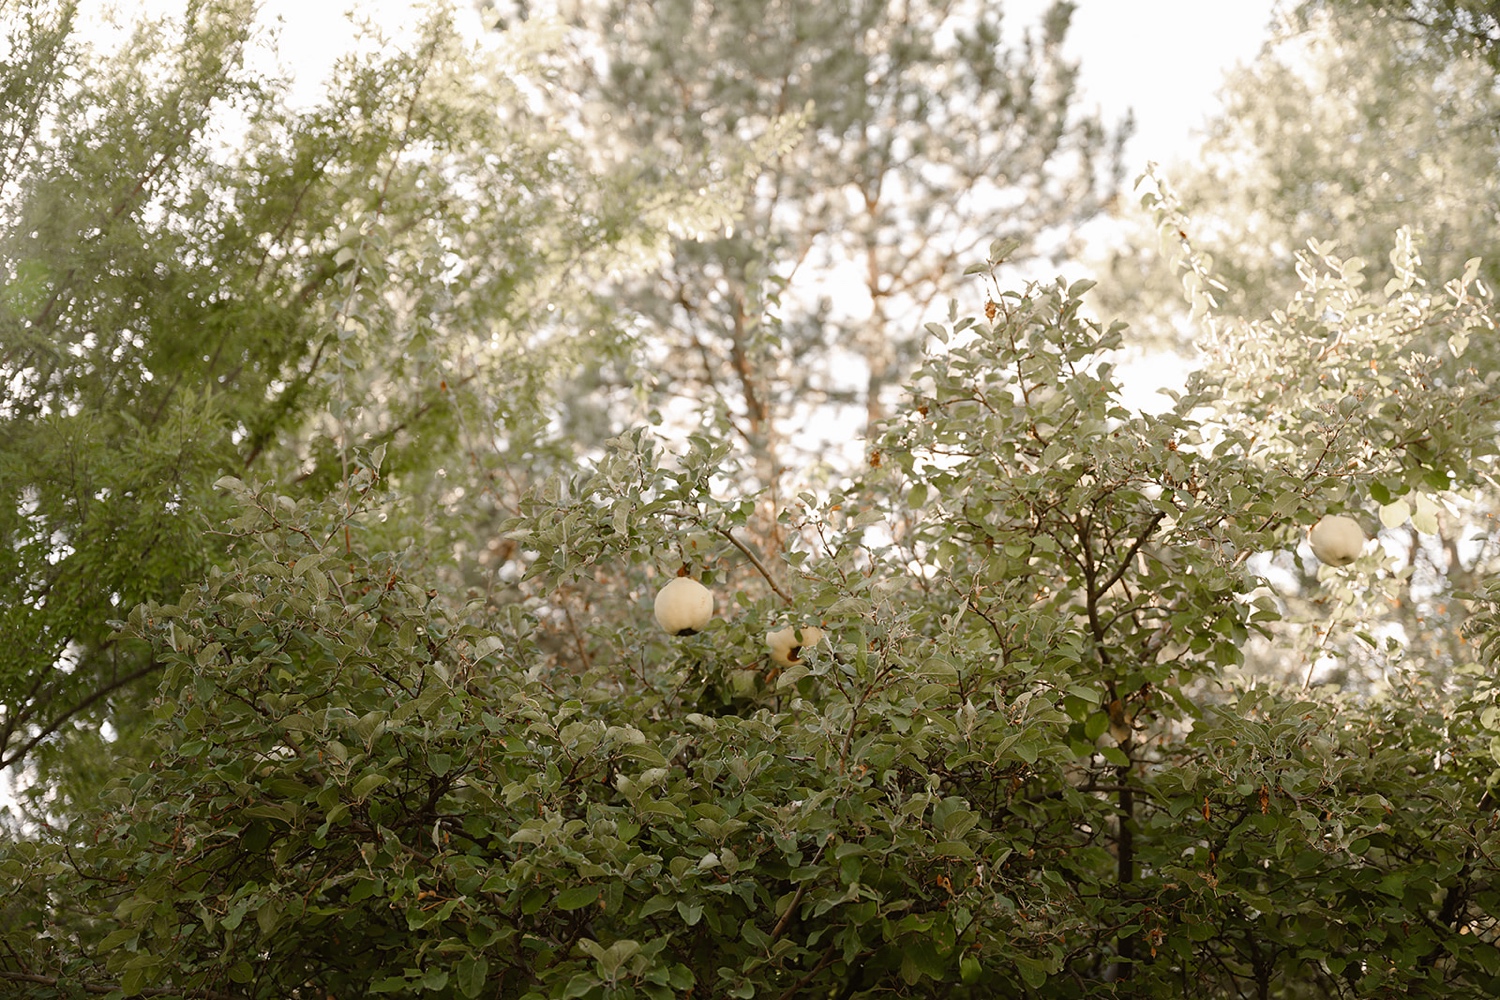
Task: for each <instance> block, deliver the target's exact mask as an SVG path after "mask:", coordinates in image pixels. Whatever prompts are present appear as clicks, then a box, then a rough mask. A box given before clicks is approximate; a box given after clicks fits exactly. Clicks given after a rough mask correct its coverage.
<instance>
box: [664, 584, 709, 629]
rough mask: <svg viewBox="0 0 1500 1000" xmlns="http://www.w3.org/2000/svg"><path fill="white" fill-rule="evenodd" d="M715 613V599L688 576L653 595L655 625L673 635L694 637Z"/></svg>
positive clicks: (701, 585)
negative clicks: (654, 600)
mask: <svg viewBox="0 0 1500 1000" xmlns="http://www.w3.org/2000/svg"><path fill="white" fill-rule="evenodd" d="M713 613H714V595H713V594H712V593H710V592H709V589H708V588H707V587H705V586H703V584H701V583H699V582H698V581H697V580H694V579H693V578H692V577H690V576H679V577H678V578H677V579H675V580H673V581H672V582H671V583H669V584H667V585H666V586H665V587H663V588H661V590H660V591H659V592H658V593H657V595H656V621H657V623H658V624H659V625H661V627H662V628H664V629H666V630H667V632H669V633H671V634H672V635H693V634H694V633H696V632H698V631H699V630H701V629H702V628H703V627H704V626H705V625H707V624H708V620H709V619H710V618H711V617H713Z"/></svg>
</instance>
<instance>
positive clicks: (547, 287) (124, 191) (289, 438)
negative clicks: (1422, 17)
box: [0, 0, 713, 812]
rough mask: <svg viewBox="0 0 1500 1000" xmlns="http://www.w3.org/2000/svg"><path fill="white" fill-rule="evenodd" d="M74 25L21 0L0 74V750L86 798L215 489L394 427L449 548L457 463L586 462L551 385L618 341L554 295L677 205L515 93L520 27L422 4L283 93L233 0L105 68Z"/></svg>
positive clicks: (306, 469) (627, 250) (396, 472)
mask: <svg viewBox="0 0 1500 1000" xmlns="http://www.w3.org/2000/svg"><path fill="white" fill-rule="evenodd" d="M7 10H8V11H10V10H11V8H7ZM75 16H76V11H75V7H74V5H73V4H70V3H53V2H46V0H28V2H26V3H24V4H22V5H20V6H18V7H15V8H14V16H13V17H12V16H9V15H8V16H7V19H6V28H7V32H8V35H9V41H8V48H7V51H8V52H10V53H12V55H10V56H8V58H7V61H6V62H5V64H4V67H3V68H4V74H5V75H4V78H3V83H0V100H3V101H4V102H5V104H4V108H5V112H4V116H3V117H4V120H5V122H6V129H5V131H4V139H5V146H4V149H3V151H0V169H3V174H0V204H3V206H4V209H3V225H4V228H3V232H0V266H3V268H4V274H5V288H4V293H3V296H0V341H3V354H0V375H3V386H4V388H3V389H0V392H3V397H0V399H3V403H0V423H3V432H0V483H3V486H0V490H3V492H4V500H3V502H0V560H3V567H0V628H3V630H4V634H5V635H6V636H7V637H9V639H10V640H11V641H10V642H7V643H6V645H5V648H4V650H0V705H3V706H4V707H3V708H0V769H4V768H7V767H9V768H13V769H17V770H19V769H20V768H21V767H22V766H26V767H29V768H39V769H40V770H39V771H36V772H35V773H37V774H38V775H39V776H43V775H44V776H45V780H40V777H39V780H38V781H37V782H36V783H35V785H34V789H35V790H36V792H37V793H38V795H41V796H44V797H45V799H46V800H47V801H48V802H50V803H51V805H42V804H41V803H38V808H39V809H41V810H42V811H43V812H45V810H46V809H48V808H55V807H59V806H62V805H64V804H65V803H66V801H67V800H69V799H71V798H72V797H74V796H82V797H83V798H85V799H88V798H91V797H92V795H93V790H94V783H95V782H96V780H102V779H103V778H104V777H106V776H107V773H108V760H109V757H110V754H111V751H110V749H109V747H108V746H107V745H106V744H107V743H108V741H109V736H108V731H109V729H112V730H113V732H114V733H115V734H116V736H117V738H123V735H124V734H125V733H126V732H127V731H129V730H131V729H133V728H134V727H136V726H138V725H140V724H142V723H144V722H146V721H147V720H146V719H145V718H144V717H143V716H142V715H141V713H140V711H139V706H141V705H142V704H144V703H145V702H146V701H147V700H149V692H150V691H151V690H154V687H155V684H156V682H157V680H158V678H159V675H160V671H161V669H162V663H161V661H160V660H159V659H158V658H155V657H153V656H151V655H150V654H149V652H148V651H147V650H146V649H145V648H144V647H141V646H139V645H135V644H131V643H122V642H121V641H119V640H117V639H116V638H113V637H112V636H111V632H110V629H109V628H108V627H107V626H106V625H105V622H106V621H107V620H108V619H110V618H112V617H116V616H118V615H120V614H122V613H124V612H126V611H128V610H129V609H130V608H131V607H133V606H135V605H136V604H138V603H139V602H140V601H143V600H158V601H161V600H170V599H172V598H174V597H175V596H176V595H178V594H180V593H181V591H182V588H183V587H184V586H187V585H188V584H189V583H191V582H193V581H195V580H197V579H200V578H201V577H202V575H203V574H204V573H205V572H206V571H207V570H208V568H209V567H210V566H212V565H216V564H218V563H220V562H221V561H222V560H223V558H225V550H224V548H223V539H222V536H220V535H219V534H218V533H217V531H216V530H215V529H216V526H217V524H218V523H219V522H220V521H222V519H223V517H224V516H225V515H226V513H227V510H228V508H227V507H226V506H225V504H224V502H223V499H222V497H221V495H220V494H217V493H215V491H214V490H213V489H212V487H211V484H212V483H213V482H214V481H215V480H216V479H218V478H219V477H220V476H222V475H224V474H240V475H245V474H255V475H263V476H267V477H270V478H273V479H275V480H277V481H279V482H282V483H283V484H284V485H283V488H284V490H286V491H288V492H289V493H291V494H293V495H298V496H324V495H327V494H328V493H329V492H330V491H331V490H333V489H334V488H335V487H336V486H337V484H338V483H340V482H341V481H346V480H348V479H349V477H351V476H352V475H354V474H356V472H357V471H358V470H359V468H360V467H361V464H362V463H363V466H364V468H365V469H366V470H368V463H369V458H368V456H369V455H370V454H371V453H372V452H373V451H374V449H376V448H383V449H384V455H385V465H384V466H383V469H384V475H385V476H386V479H387V485H389V486H392V487H396V488H398V489H399V490H401V491H402V492H401V496H402V498H403V502H405V503H409V504H412V505H414V506H415V507H417V508H419V509H426V510H427V511H429V512H431V513H429V514H428V515H427V517H426V518H425V520H420V519H419V520H418V521H416V522H414V523H410V522H409V523H404V524H403V526H402V529H401V530H403V531H407V532H410V531H413V530H420V531H423V532H427V533H430V534H431V536H432V537H433V539H434V547H435V548H436V547H438V545H439V542H438V541H437V539H441V540H442V541H441V545H442V547H443V548H450V549H451V547H452V545H453V544H454V541H453V538H452V537H451V536H452V535H453V531H454V529H453V526H452V525H451V524H449V523H446V522H444V520H443V518H442V515H441V509H442V507H441V504H442V500H443V497H444V495H445V492H448V491H451V490H452V489H453V488H455V487H462V486H463V483H464V482H467V481H468V479H467V477H468V475H469V473H470V470H471V469H474V470H475V477H474V478H475V480H481V476H480V475H479V471H480V470H478V469H477V468H476V467H477V466H478V465H479V463H478V462H474V461H470V460H469V459H468V458H467V457H466V456H467V455H473V454H476V453H482V454H483V455H484V456H486V461H485V463H484V468H483V470H482V471H483V472H484V473H486V474H487V476H486V477H484V478H482V480H481V481H480V482H479V483H477V484H476V483H475V482H469V483H468V489H469V490H470V491H471V492H477V491H478V490H480V489H483V490H485V491H487V494H488V495H490V496H499V495H501V494H502V493H503V492H504V490H505V487H506V484H507V483H515V484H519V483H520V482H522V481H523V480H524V479H525V478H526V477H527V476H529V475H531V474H532V473H533V471H535V472H538V473H540V472H543V471H545V469H546V467H547V463H548V462H549V461H553V460H561V458H562V456H566V457H567V459H568V460H571V458H572V454H573V451H572V448H571V446H570V445H569V446H566V447H559V446H558V441H557V436H556V435H555V434H549V433H548V432H547V430H546V428H547V422H548V419H549V415H550V414H549V407H551V406H552V404H551V402H550V400H551V399H552V398H553V396H552V394H551V389H552V387H553V386H554V385H555V384H556V383H557V381H558V380H559V378H560V374H559V373H560V372H562V371H567V370H568V369H569V368H570V367H571V366H572V365H573V364H574V363H575V361H576V358H577V357H578V356H580V354H582V353H583V352H584V350H587V351H589V352H595V351H599V350H601V349H602V345H606V344H607V343H608V340H609V336H610V334H611V332H612V331H610V330H608V329H606V330H603V331H599V332H598V333H597V334H596V335H594V336H592V337H591V338H590V339H589V340H588V342H587V345H586V348H585V347H583V346H581V345H582V344H583V341H582V339H581V336H582V334H581V331H575V330H573V329H571V328H570V329H567V330H557V329H555V328H554V329H549V328H548V326H547V324H546V323H545V317H546V315H547V309H548V304H549V303H550V302H552V301H554V300H555V299H557V298H559V297H563V296H571V297H573V298H575V299H576V300H578V301H587V300H588V298H589V295H588V293H587V292H586V291H585V290H584V288H585V287H586V286H587V285H588V284H589V283H590V282H592V281H593V280H594V276H595V275H596V273H598V272H602V271H608V270H611V269H615V270H618V269H620V268H626V267H628V266H630V262H631V261H632V260H634V259H636V258H637V257H638V256H639V255H640V254H641V252H642V250H643V249H646V248H649V247H650V246H651V245H652V244H653V243H654V242H655V241H657V240H658V239H659V238H660V236H661V234H663V233H664V232H665V229H666V226H667V223H668V221H669V220H678V221H679V222H681V223H682V224H686V225H691V224H692V223H693V220H694V218H695V215H694V211H693V210H690V209H688V208H686V207H685V206H684V205H683V204H682V203H681V202H680V201H676V200H674V191H675V189H674V188H672V187H670V186H661V187H657V188H655V189H653V190H652V191H651V192H650V203H649V204H646V203H644V202H643V200H642V199H644V198H645V197H646V193H645V192H644V191H643V189H641V188H638V187H633V186H632V185H631V184H630V183H629V182H628V178H624V177H620V176H609V175H605V174H601V173H597V172H594V171H592V170H591V169H589V168H588V167H587V166H586V165H585V163H584V160H583V156H582V154H581V153H580V151H579V150H578V149H577V147H576V145H575V144H573V143H571V142H570V141H569V140H567V139H566V138H565V137H563V136H560V135H557V134H555V133H549V131H548V130H547V128H546V127H545V125H544V124H542V123H541V122H539V121H538V120H537V119H536V118H535V117H533V116H532V115H531V114H530V113H529V112H528V111H527V108H526V102H525V100H523V99H522V98H521V97H520V96H519V95H520V94H521V93H522V85H523V81H525V80H527V79H528V78H531V77H535V78H536V79H538V80H541V81H542V82H545V73H544V71H543V70H542V68H541V67H540V66H539V65H538V62H537V59H538V53H539V51H540V45H541V43H542V41H543V40H542V39H540V38H538V37H537V36H536V34H535V33H534V32H530V33H528V32H526V31H517V32H515V33H512V34H511V35H509V36H507V38H506V39H505V42H506V44H507V46H508V49H507V51H506V52H504V53H501V52H497V51H490V52H481V51H479V50H474V49H472V48H471V47H469V46H467V45H465V44H463V43H461V42H460V40H459V39H458V38H457V36H456V33H455V29H454V27H453V26H452V24H451V21H450V19H449V18H448V17H446V16H445V15H443V14H442V13H441V12H438V13H436V14H435V15H434V17H433V19H432V20H431V21H430V22H429V23H428V24H427V25H426V26H425V27H424V28H423V30H422V31H421V32H420V33H419V36H418V39H417V41H416V42H415V43H414V45H413V47H412V49H411V50H410V51H406V52H392V53H388V54H385V55H382V56H378V57H370V58H367V59H363V60H357V59H351V60H346V61H345V62H344V63H343V64H342V66H341V69H340V71H339V73H338V74H337V75H336V79H335V80H334V81H333V83H332V84H331V88H330V90H329V93H328V94H327V96H326V99H325V100H324V102H323V103H322V104H321V105H319V106H317V107H314V108H312V109H309V110H307V111H293V110H290V109H288V108H287V107H285V106H284V103H283V98H282V92H283V90H284V86H285V82H284V81H277V80H264V79H261V78H259V77H258V76H257V75H255V74H252V73H251V72H250V71H248V70H247V69H246V68H245V66H244V62H243V57H244V53H245V50H246V48H247V46H251V45H254V44H257V42H256V40H255V37H254V32H255V27H254V25H255V17H254V5H253V4H252V3H250V2H241V0H222V2H212V3H203V4H194V5H191V6H190V7H189V9H188V11H187V12H186V14H185V15H184V18H183V19H182V20H181V21H179V22H175V23H169V22H160V23H154V22H143V23H141V24H140V25H138V26H137V28H136V30H135V32H134V34H133V35H132V36H131V38H130V40H129V41H128V43H127V44H126V45H125V47H124V48H123V49H122V50H121V51H119V52H118V53H114V54H112V55H111V54H98V55H96V54H94V53H91V52H90V51H89V50H88V49H87V48H86V47H84V46H83V45H82V43H80V42H79V41H78V40H77V39H76V38H75V37H74V36H73V34H72V27H73V22H74V19H75ZM528 85H529V84H528ZM496 101H499V102H500V103H501V105H502V106H503V107H505V108H506V113H505V114H503V115H499V116H497V115H496V114H494V107H495V104H494V102H496ZM685 183H692V180H691V179H690V178H689V179H685ZM695 197H696V198H697V200H698V201H700V202H707V203H713V199H712V198H708V199H704V198H702V197H699V196H695ZM554 327H555V324H554ZM497 413H498V414H499V418H500V420H501V421H502V423H503V425H504V428H505V434H504V442H503V443H500V442H499V441H498V439H497V437H496V436H495V435H493V434H487V433H485V432H484V430H483V428H485V427H486V426H487V425H488V424H490V423H491V422H492V421H493V420H494V419H495V416H496V414H497ZM450 469H451V472H452V478H451V479H449V480H448V483H449V484H450V485H445V484H444V482H443V480H444V479H445V478H446V477H447V476H448V474H449V471H450ZM502 473H504V475H502ZM434 483H436V484H437V485H433V484H434ZM106 726H107V727H108V729H106V728H105V727H106ZM64 759H66V760H64Z"/></svg>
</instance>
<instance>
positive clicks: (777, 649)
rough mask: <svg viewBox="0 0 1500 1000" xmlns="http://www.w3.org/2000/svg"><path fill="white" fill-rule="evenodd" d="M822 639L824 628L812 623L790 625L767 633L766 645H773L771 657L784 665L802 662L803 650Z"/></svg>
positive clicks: (788, 665)
mask: <svg viewBox="0 0 1500 1000" xmlns="http://www.w3.org/2000/svg"><path fill="white" fill-rule="evenodd" d="M822 641H823V630H822V629H820V628H814V627H813V626H811V625H802V626H795V625H788V626H787V627H786V628H783V629H777V630H776V631H775V632H767V633H766V645H767V646H770V647H771V659H772V660H773V661H775V662H776V663H778V664H780V665H781V666H783V667H790V666H792V665H793V664H796V663H801V662H802V650H803V649H804V648H805V647H807V646H816V645H817V644H818V643H820V642H822Z"/></svg>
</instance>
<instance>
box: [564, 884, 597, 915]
mask: <svg viewBox="0 0 1500 1000" xmlns="http://www.w3.org/2000/svg"><path fill="white" fill-rule="evenodd" d="M598 898H599V887H598V886H597V885H580V886H574V887H573V888H571V889H564V890H562V891H561V892H559V893H558V894H557V900H556V906H557V908H558V909H559V910H581V909H583V908H584V907H585V906H588V905H589V904H591V903H593V902H594V901H595V900H597V899H598Z"/></svg>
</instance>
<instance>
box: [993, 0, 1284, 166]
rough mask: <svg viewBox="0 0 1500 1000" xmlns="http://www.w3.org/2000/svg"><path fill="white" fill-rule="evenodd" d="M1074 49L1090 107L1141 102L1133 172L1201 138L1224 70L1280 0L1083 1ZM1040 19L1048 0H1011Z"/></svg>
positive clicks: (1254, 44)
mask: <svg viewBox="0 0 1500 1000" xmlns="http://www.w3.org/2000/svg"><path fill="white" fill-rule="evenodd" d="M1075 2H1076V4H1077V8H1078V9H1077V11H1076V12H1075V13H1074V14H1073V26H1072V30H1071V31H1069V33H1068V40H1067V43H1066V48H1067V51H1068V52H1069V54H1070V55H1071V56H1072V57H1073V58H1075V59H1076V60H1078V63H1079V75H1080V79H1081V82H1082V86H1083V88H1084V90H1085V91H1086V92H1087V93H1086V96H1085V98H1084V100H1085V104H1086V106H1097V107H1098V108H1099V109H1100V110H1101V111H1102V112H1103V113H1104V115H1105V116H1106V119H1116V118H1118V117H1120V116H1121V115H1123V114H1125V112H1126V111H1127V110H1132V109H1133V110H1134V111H1135V116H1136V135H1135V138H1134V139H1133V140H1132V141H1131V143H1130V145H1129V146H1128V147H1127V160H1126V169H1127V171H1128V172H1129V174H1130V176H1131V177H1133V176H1134V175H1135V174H1136V173H1139V172H1140V170H1141V168H1143V167H1144V166H1145V164H1146V161H1148V160H1156V161H1158V162H1162V163H1166V162H1169V161H1171V160H1172V159H1173V158H1175V157H1179V156H1187V155H1188V154H1190V153H1191V152H1192V151H1193V150H1194V149H1195V148H1196V146H1197V143H1196V141H1195V140H1194V138H1193V136H1194V133H1195V132H1196V131H1197V130H1198V129H1199V127H1200V126H1201V125H1202V123H1203V121H1204V119H1205V118H1206V117H1207V116H1208V115H1209V114H1210V113H1211V112H1213V111H1214V110H1215V109H1216V108H1217V107H1218V91H1219V87H1220V83H1221V81H1222V79H1223V77H1224V73H1225V72H1226V71H1227V70H1229V69H1231V68H1233V67H1234V66H1235V65H1236V64H1238V63H1248V62H1250V61H1251V60H1252V59H1254V57H1255V55H1256V54H1257V53H1258V52H1259V51H1260V48H1261V46H1262V44H1264V43H1265V41H1266V39H1267V37H1268V36H1269V33H1270V32H1269V27H1270V24H1271V19H1272V8H1273V7H1275V6H1276V2H1275V0H1233V2H1232V3H1225V2H1220V3H1205V2H1204V0H1075ZM1009 6H1010V7H1011V9H1012V10H1013V11H1014V12H1015V14H1014V16H1016V17H1019V18H1020V19H1021V20H1022V21H1023V22H1031V23H1035V21H1036V20H1037V18H1038V17H1039V15H1040V12H1041V11H1042V10H1045V9H1046V7H1047V6H1048V2H1046V0H1014V2H1012V3H1011V4H1009Z"/></svg>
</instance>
